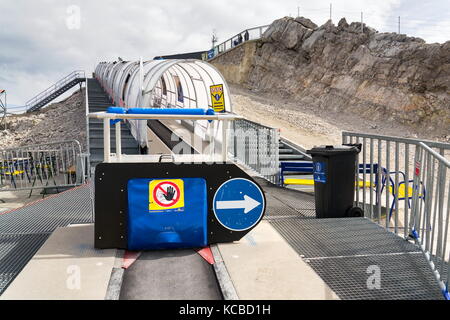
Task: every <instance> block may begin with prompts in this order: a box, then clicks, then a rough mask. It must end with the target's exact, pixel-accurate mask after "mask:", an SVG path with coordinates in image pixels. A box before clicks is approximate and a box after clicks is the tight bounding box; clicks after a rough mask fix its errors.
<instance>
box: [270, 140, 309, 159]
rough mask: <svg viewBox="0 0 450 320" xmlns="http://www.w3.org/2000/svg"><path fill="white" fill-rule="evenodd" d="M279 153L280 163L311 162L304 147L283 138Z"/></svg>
mask: <svg viewBox="0 0 450 320" xmlns="http://www.w3.org/2000/svg"><path fill="white" fill-rule="evenodd" d="M278 152H279V159H280V162H295V161H311V157H310V156H309V155H308V154H307V153H306V151H305V150H304V149H303V148H302V147H300V146H297V145H296V144H294V143H292V142H290V141H287V140H286V139H283V138H281V139H280V145H279V148H278Z"/></svg>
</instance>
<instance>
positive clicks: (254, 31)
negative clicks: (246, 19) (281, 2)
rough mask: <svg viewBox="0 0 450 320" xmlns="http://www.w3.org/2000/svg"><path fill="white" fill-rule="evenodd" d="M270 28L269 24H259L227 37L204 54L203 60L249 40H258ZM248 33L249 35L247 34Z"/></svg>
mask: <svg viewBox="0 0 450 320" xmlns="http://www.w3.org/2000/svg"><path fill="white" fill-rule="evenodd" d="M268 28H269V25H265V26H259V27H254V28H250V29H247V30H244V31H242V32H240V33H238V34H236V35H235V36H233V37H231V38H229V39H227V40H226V41H224V42H222V43H220V44H218V45H216V46H214V47H213V48H212V49H211V50H209V51H208V52H205V53H204V54H203V55H202V59H203V60H209V59H212V58H214V57H216V56H217V55H219V54H222V53H224V52H227V51H228V50H231V49H233V48H234V47H236V46H238V45H240V44H241V43H243V42H245V41H249V40H257V39H261V38H262V35H263V33H264V32H265V31H266V30H267V29H268ZM246 34H247V35H246Z"/></svg>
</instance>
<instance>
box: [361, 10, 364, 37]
mask: <svg viewBox="0 0 450 320" xmlns="http://www.w3.org/2000/svg"><path fill="white" fill-rule="evenodd" d="M363 21H364V19H363V12H362V11H361V33H363V32H364V25H363V23H364V22H363Z"/></svg>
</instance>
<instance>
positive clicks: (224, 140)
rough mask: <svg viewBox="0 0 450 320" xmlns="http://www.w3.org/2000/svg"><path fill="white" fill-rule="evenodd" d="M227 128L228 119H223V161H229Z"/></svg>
mask: <svg viewBox="0 0 450 320" xmlns="http://www.w3.org/2000/svg"><path fill="white" fill-rule="evenodd" d="M227 129H228V120H223V121H222V161H223V162H226V161H227V153H228V147H227Z"/></svg>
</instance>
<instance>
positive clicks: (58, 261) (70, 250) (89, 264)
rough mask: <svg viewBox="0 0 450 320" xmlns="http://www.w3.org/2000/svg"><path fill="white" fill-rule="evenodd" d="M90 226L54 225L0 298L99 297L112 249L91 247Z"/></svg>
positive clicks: (107, 275) (109, 268)
mask: <svg viewBox="0 0 450 320" xmlns="http://www.w3.org/2000/svg"><path fill="white" fill-rule="evenodd" d="M93 239H94V226H93V225H77V226H70V227H66V228H58V229H56V230H55V232H53V234H52V235H51V236H50V238H48V240H47V241H46V242H45V243H44V245H43V246H42V247H41V248H40V249H39V251H38V252H37V253H36V255H35V256H34V257H33V259H31V260H30V261H29V262H28V264H27V265H26V266H25V268H24V269H23V270H22V272H20V274H19V275H18V276H17V278H16V279H15V280H14V281H13V283H11V285H10V286H9V287H8V289H6V291H5V292H4V293H3V295H2V296H1V297H0V299H1V300H16V299H20V300H103V299H104V298H105V295H106V292H107V288H108V282H109V279H110V276H111V271H112V268H113V266H114V260H115V253H116V250H96V249H94V248H93Z"/></svg>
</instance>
